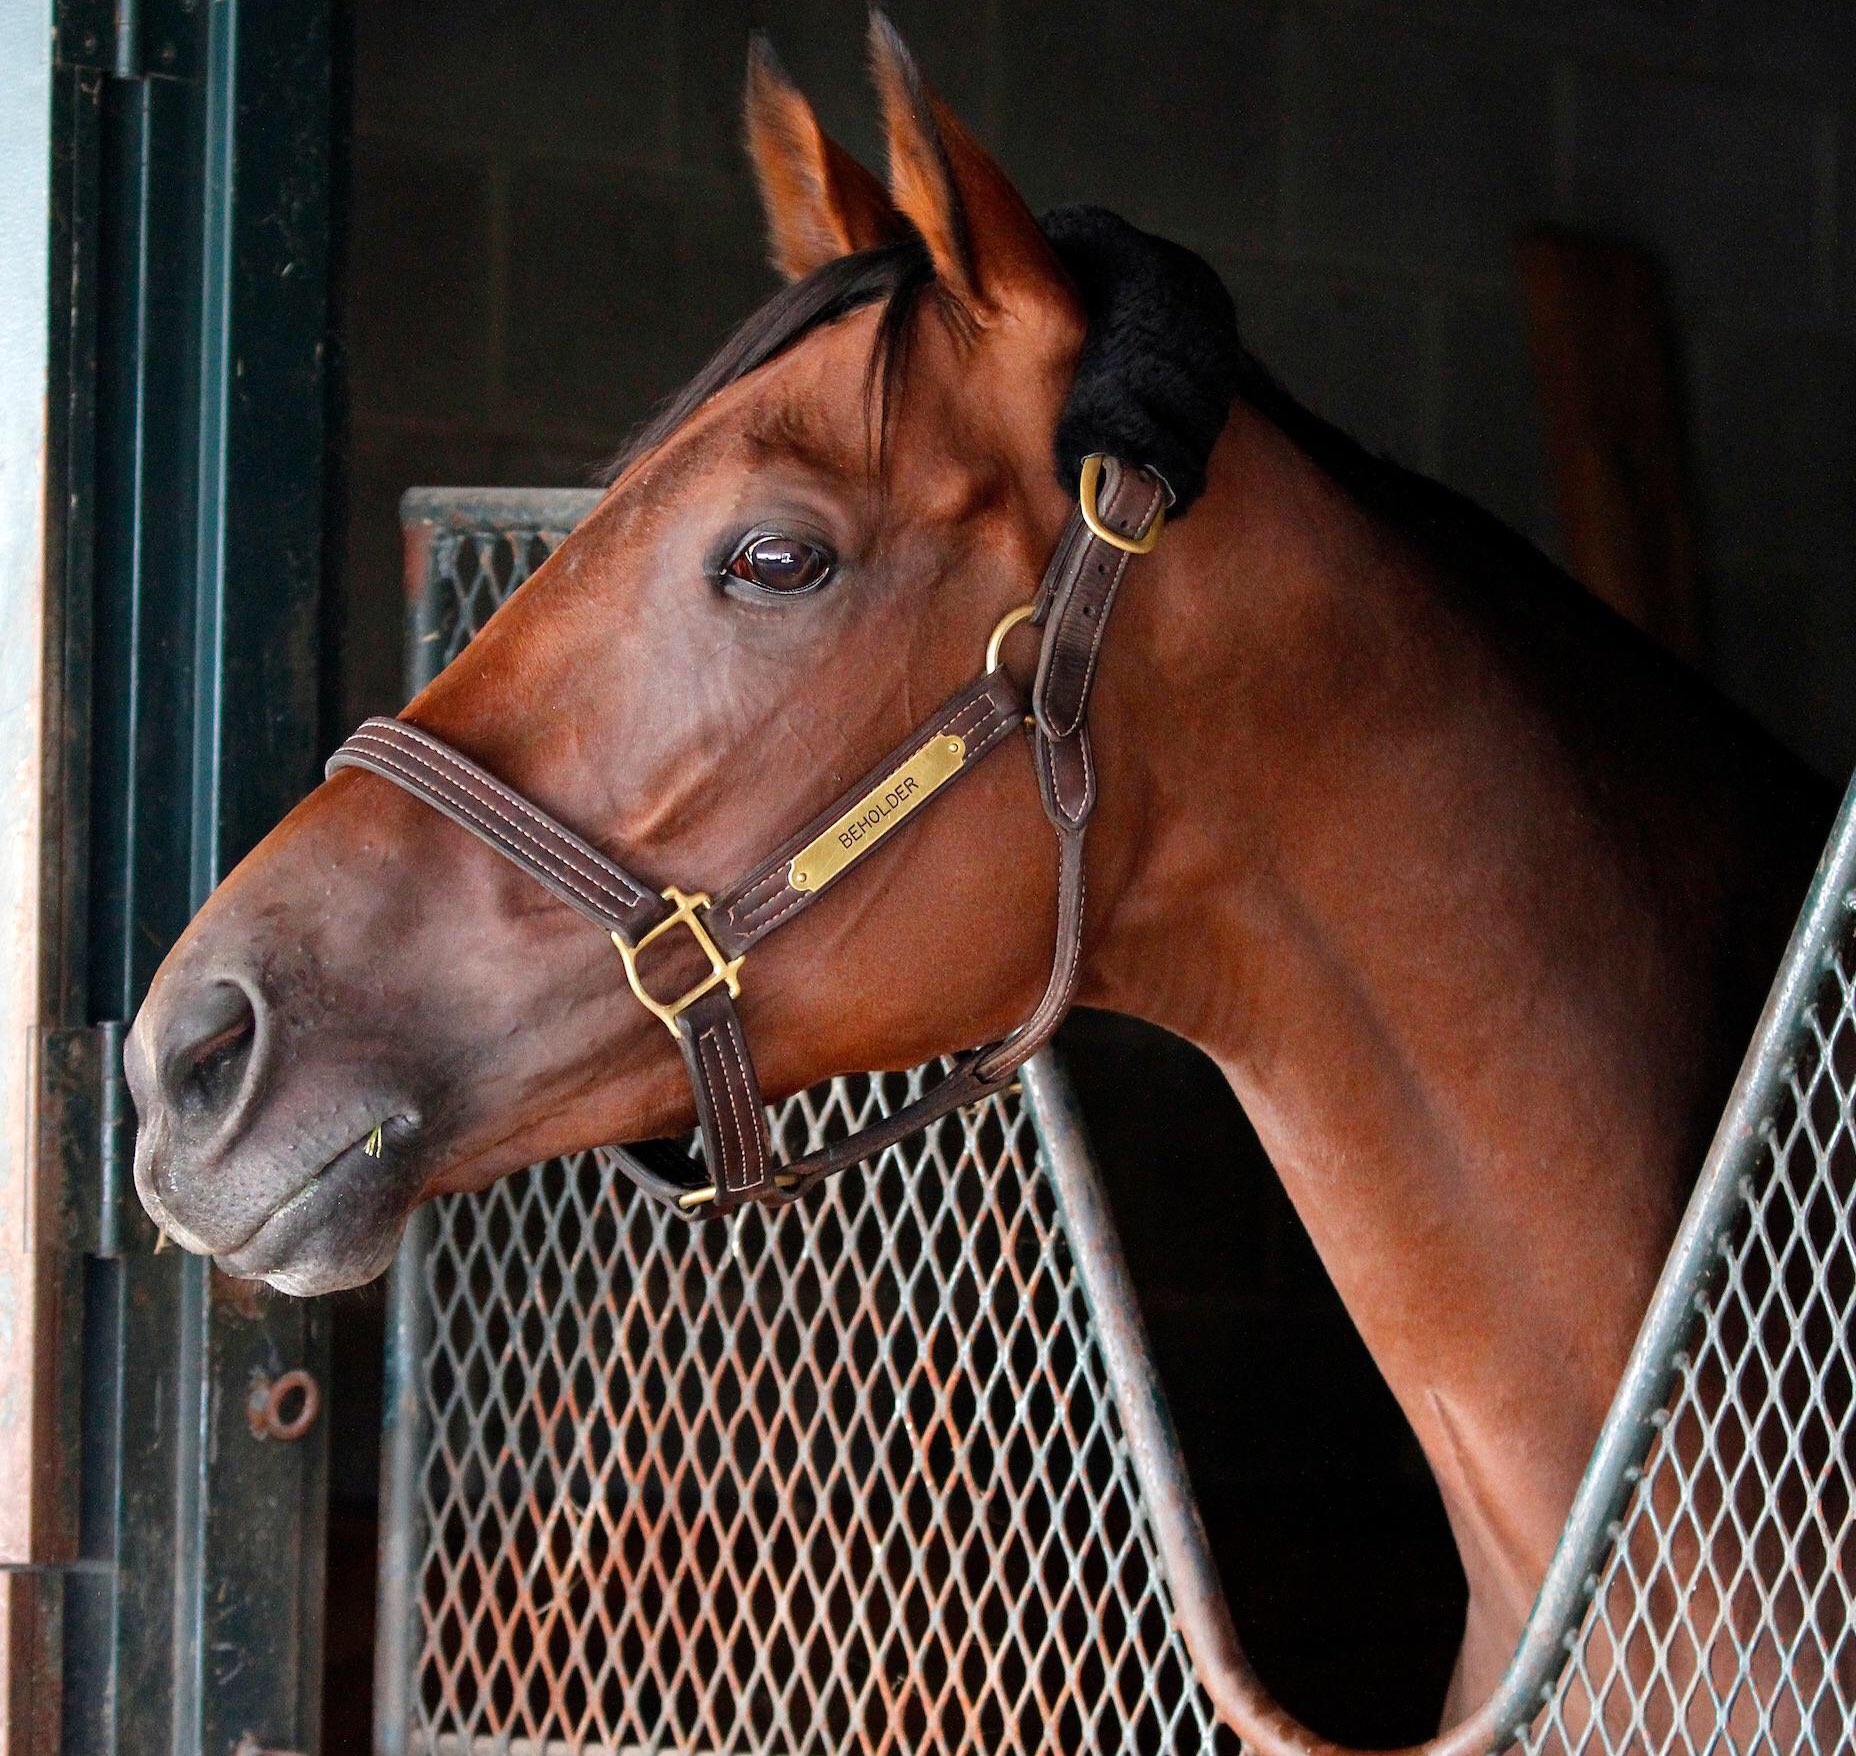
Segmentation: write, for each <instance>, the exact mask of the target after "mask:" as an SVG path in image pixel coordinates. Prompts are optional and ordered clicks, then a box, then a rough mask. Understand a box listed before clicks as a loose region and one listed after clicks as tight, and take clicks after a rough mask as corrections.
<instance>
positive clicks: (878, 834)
mask: <svg viewBox="0 0 1856 1756" xmlns="http://www.w3.org/2000/svg"><path fill="white" fill-rule="evenodd" d="M966 755H967V745H966V740H965V739H964V738H956V737H954V736H952V735H951V734H950V735H947V736H943V737H938V738H931V739H930V740H929V741H928V742H927V743H926V744H924V745H923V746H922V747H921V748H920V749H919V750H917V751H916V752H915V754H914V755H913V756H911V757H910V758H909V759H908V761H907V762H905V763H903V765H902V766H901V767H900V768H897V769H893V770H891V772H890V773H889V774H887V775H885V776H884V777H883V779H881V780H880V781H878V782H877V783H876V785H875V786H873V787H872V788H871V789H870V790H869V792H867V793H865V794H864V796H863V797H862V798H861V799H859V800H858V801H857V803H856V804H855V805H853V806H852V807H851V808H850V809H849V810H848V811H846V812H845V813H844V815H843V816H842V817H840V818H839V819H838V820H837V821H836V822H835V823H833V824H832V825H831V827H830V828H829V829H826V830H825V831H824V832H823V833H822V834H819V835H815V836H814V837H813V838H812V839H811V840H810V841H809V842H807V843H806V845H805V846H804V847H802V848H801V849H800V850H799V852H798V853H796V854H794V855H793V863H792V864H791V865H790V866H789V867H787V869H786V881H787V883H788V884H790V885H791V886H792V887H793V888H794V889H795V890H820V889H822V888H823V887H824V886H825V885H827V884H829V883H830V882H831V881H832V879H834V878H835V877H837V875H838V874H839V873H840V872H842V871H843V870H844V868H845V867H846V866H848V865H850V864H851V863H852V861H854V860H859V859H862V858H863V856H864V855H865V854H867V853H868V852H869V851H870V850H871V849H872V848H873V847H875V846H876V844H877V843H878V842H879V841H881V840H882V839H883V837H884V836H886V835H887V834H889V832H890V831H891V830H892V829H894V828H895V827H896V825H897V824H898V823H900V822H901V821H902V820H903V818H905V817H906V816H908V814H909V813H910V812H911V811H913V810H914V809H915V808H916V807H917V806H918V805H921V804H923V803H924V802H925V801H926V800H928V799H929V798H931V797H933V795H934V793H935V792H936V790H937V789H938V788H940V787H941V786H943V785H945V784H946V783H947V782H948V781H950V780H952V779H953V778H954V776H955V775H957V774H958V773H959V772H960V765H961V763H962V762H964V761H965V760H966Z"/></svg>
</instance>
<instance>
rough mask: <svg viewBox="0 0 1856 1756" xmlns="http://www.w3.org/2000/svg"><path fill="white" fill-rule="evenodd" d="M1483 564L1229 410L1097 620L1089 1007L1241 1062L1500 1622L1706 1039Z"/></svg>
mask: <svg viewBox="0 0 1856 1756" xmlns="http://www.w3.org/2000/svg"><path fill="white" fill-rule="evenodd" d="M1479 583H1480V582H1478V581H1475V580H1473V579H1469V580H1465V579H1461V578H1456V577H1453V576H1451V575H1449V574H1447V573H1446V572H1445V571H1444V570H1443V569H1442V568H1441V567H1439V566H1438V565H1437V564H1436V563H1434V562H1433V561H1431V560H1429V559H1427V558H1426V555H1425V554H1424V552H1423V551H1422V550H1421V549H1420V548H1419V547H1418V546H1417V545H1415V544H1414V543H1412V542H1410V541H1408V540H1406V539H1405V538H1404V537H1403V536H1401V535H1400V533H1399V532H1397V531H1396V530H1394V529H1393V528H1392V527H1391V526H1390V525H1388V524H1386V523H1384V522H1382V521H1381V520H1379V519H1377V518H1376V517H1374V516H1371V515H1369V514H1367V513H1366V512H1364V511H1362V510H1361V509H1360V507H1359V506H1357V505H1356V504H1355V503H1354V502H1353V501H1351V500H1350V499H1349V498H1348V497H1347V496H1346V495H1344V494H1343V493H1342V492H1341V491H1340V490H1339V489H1338V488H1337V487H1335V485H1334V484H1333V483H1332V482H1331V481H1330V480H1329V479H1328V478H1327V477H1326V476H1325V475H1324V474H1323V473H1322V472H1321V471H1319V470H1318V469H1317V468H1315V467H1314V465H1313V464H1311V463H1310V462H1309V461H1308V460H1307V459H1306V458H1305V457H1304V456H1303V455H1302V453H1301V452H1299V451H1298V450H1296V449H1295V448H1294V447H1292V446H1291V445H1289V444H1288V443H1287V441H1286V440H1285V439H1284V438H1283V437H1282V436H1281V435H1280V433H1278V432H1277V431H1276V429H1275V428H1273V427H1271V426H1269V425H1268V424H1267V423H1265V422H1263V421H1262V420H1261V419H1259V418H1258V417H1256V416H1255V415H1254V414H1252V413H1250V412H1248V411H1246V410H1242V409H1240V410H1239V411H1238V412H1237V413H1236V414H1235V415H1234V416H1233V420H1232V424H1231V428H1230V430H1229V431H1228V432H1227V435H1226V437H1225V439H1224V440H1223V441H1222V442H1221V444H1220V447H1219V451H1218V454H1217V456H1216V458H1215V460H1214V466H1213V471H1212V482H1211V486H1210V488H1209V489H1208V492H1207V495H1206V498H1205V499H1204V501H1203V502H1201V504H1200V505H1199V506H1198V507H1197V508H1196V509H1195V510H1194V511H1193V513H1192V515H1191V517H1190V518H1189V519H1186V520H1183V521H1181V522H1180V523H1179V524H1178V525H1176V526H1175V527H1174V528H1172V529H1170V530H1169V531H1168V532H1167V533H1166V535H1165V537H1164V539H1163V541H1162V543H1161V545H1160V548H1159V549H1158V550H1157V551H1156V553H1155V555H1154V556H1153V557H1152V558H1150V559H1149V560H1148V561H1146V562H1142V563H1138V564H1137V571H1136V572H1135V573H1134V574H1133V575H1132V576H1131V577H1130V579H1129V581H1128V582H1127V585H1126V587H1125V589H1124V592H1123V596H1122V600H1121V603H1120V604H1119V605H1118V608H1117V624H1116V626H1115V627H1114V628H1113V629H1112V630H1111V631H1110V635H1109V640H1108V642H1107V646H1108V649H1109V656H1107V657H1105V659H1104V671H1103V675H1102V684H1101V687H1100V688H1099V689H1098V691H1097V695H1096V700H1097V703H1098V708H1097V719H1098V734H1097V735H1098V748H1099V751H1100V762H1101V771H1102V776H1103V787H1102V796H1103V807H1102V810H1101V812H1100V813H1099V822H1100V830H1099V831H1098V832H1097V833H1099V834H1100V838H1101V840H1102V841H1103V843H1104V845H1103V846H1102V847H1101V848H1100V849H1098V850H1097V851H1096V858H1095V862H1094V863H1093V864H1092V870H1091V881H1092V887H1094V888H1095V892H1096V895H1097V896H1098V897H1100V896H1103V895H1104V893H1105V892H1106V895H1107V897H1108V898H1109V899H1110V900H1109V901H1108V902H1107V904H1106V906H1104V905H1102V904H1100V903H1098V904H1096V905H1095V906H1096V907H1097V909H1098V915H1099V917H1103V919H1102V925H1101V927H1100V932H1101V937H1100V939H1099V940H1098V941H1097V943H1096V944H1095V946H1094V947H1093V950H1092V955H1091V959H1090V964H1089V969H1088V977H1087V986H1086V990H1085V994H1084V998H1085V999H1086V1000H1087V1001H1088V1002H1089V1003H1091V1004H1097V1005H1104V1006H1108V1007H1111V1008H1113V1009H1116V1010H1121V1011H1125V1012H1130V1013H1133V1014H1136V1015H1139V1016H1144V1017H1147V1018H1149V1019H1151V1020H1153V1021H1154V1022H1156V1023H1159V1024H1161V1025H1164V1026H1166V1027H1167V1028H1169V1029H1171V1030H1173V1031H1175V1032H1176V1033H1178V1034H1180V1035H1182V1036H1184V1037H1186V1038H1188V1039H1189V1040H1191V1041H1193V1042H1195V1043H1197V1044H1198V1045H1199V1046H1200V1047H1201V1048H1203V1049H1204V1050H1206V1051H1207V1052H1208V1053H1209V1054H1210V1055H1211V1056H1212V1057H1213V1059H1214V1060H1216V1061H1217V1063H1218V1064H1219V1065H1220V1067H1221V1068H1222V1069H1223V1070H1224V1073H1225V1075H1226V1077H1227V1078H1228V1080H1229V1081H1230V1083H1231V1085H1232V1086H1233V1088H1234V1089H1235V1091H1236V1093H1237V1095H1238V1097H1239V1098H1240V1100H1241V1101H1242V1103H1243V1105H1244V1108H1245V1110H1246V1111H1247V1113H1248V1114H1249V1116H1250V1119H1251V1121H1252V1123H1253V1124H1254V1126H1255V1127H1256V1129H1257V1132H1258V1134H1259V1136H1260V1137H1261V1139H1262V1142H1263V1144H1264V1146H1265V1148H1266V1149H1267V1150H1268V1152H1269V1154H1270V1157H1271V1159H1272V1161H1273V1163H1274V1165H1275V1167H1276V1169H1277V1171H1278V1173H1279V1174H1280V1176H1281V1177H1282V1179H1283V1181H1284V1183H1285V1185H1286V1186H1287V1189H1288V1192H1289V1194H1290V1196H1291V1198H1292V1199H1293V1201H1294V1203H1295V1205H1296V1207H1297V1209H1298V1211H1299V1212H1300V1214H1301V1216H1302V1218H1303V1220H1304V1222H1305V1223H1306V1225H1307V1227H1308V1230H1309V1232H1310V1234H1311V1236H1312V1238H1313V1240H1314V1243H1315V1245H1316V1247H1317V1249H1318V1250H1319V1252H1320V1254H1321V1256H1322V1258H1323V1260H1324V1262H1325V1264H1326V1266H1327V1269H1328V1271H1329V1273H1330V1274H1331V1276H1332V1277H1333V1280H1334V1282H1335V1285H1336V1287H1337V1289H1338V1291H1339V1293H1340V1295H1341V1297H1342V1298H1343V1300H1344V1301H1345V1303H1346V1304H1347V1306H1348V1309H1349V1311H1350V1312H1351V1314H1352V1316H1353V1318H1354V1320H1355V1322H1356V1324H1357V1325H1358V1327H1359V1329H1360V1331H1361V1334H1362V1336H1363V1338H1364V1340H1365V1341H1366V1343H1367V1345H1368V1346H1369V1348H1370V1349H1371V1350H1372V1352H1373V1354H1374V1356H1375V1358H1376V1360H1377V1361H1378V1363H1379V1365H1380V1367H1381V1369H1382V1370H1383V1372H1384V1373H1385V1376H1386V1378H1387V1381H1388V1383H1389V1384H1390V1386H1391V1388H1392V1390H1393V1392H1394V1394H1395V1395H1396V1396H1397V1397H1398V1398H1399V1400H1400V1402H1401V1404H1402V1405H1403V1407H1404V1409H1405V1411H1406V1413H1407V1415H1408V1417H1409V1418H1410V1419H1411V1421H1412V1423H1413V1426H1414V1429H1415V1430H1416V1432H1417V1435H1418V1437H1419V1440H1420V1443H1421V1444H1422V1445H1423V1446H1424V1448H1425V1451H1426V1453H1427V1455H1428V1456H1429V1459H1430V1461H1431V1463H1432V1465H1433V1468H1434V1470H1435V1473H1436V1475H1437V1477H1438V1481H1439V1485H1440V1487H1441V1488H1442V1490H1443V1493H1444V1497H1445V1501H1446V1505H1447V1507H1448V1510H1449V1512H1450V1515H1451V1517H1452V1520H1453V1523H1454V1525H1455V1528H1456V1532H1457V1535H1458V1540H1459V1545H1460V1547H1461V1548H1462V1550H1463V1554H1464V1560H1465V1564H1466V1567H1467V1568H1468V1570H1469V1572H1470V1576H1471V1584H1472V1592H1473V1593H1474V1594H1475V1595H1477V1596H1480V1597H1484V1598H1486V1597H1488V1596H1489V1595H1490V1594H1494V1595H1495V1596H1496V1597H1497V1598H1498V1599H1499V1600H1500V1601H1501V1602H1503V1603H1505V1604H1507V1605H1508V1606H1510V1614H1511V1619H1518V1617H1519V1616H1520V1615H1522V1614H1524V1613H1525V1610H1526V1607H1527V1604H1528V1602H1529V1601H1530V1600H1531V1597H1532V1593H1533V1590H1534V1587H1535V1585H1536V1584H1537V1583H1538V1579H1539V1575H1540V1572H1541V1570H1542V1569H1543V1568H1544V1566H1545V1563H1546V1560H1547V1558H1548V1556H1549V1555H1550V1553H1551V1549H1552V1545H1553V1543H1554V1541H1555V1539H1556V1537H1557V1535H1558V1532H1559V1529H1560V1525H1561V1521H1562V1518H1563V1515H1564V1512H1565V1509H1566V1507H1567V1505H1568V1503H1569V1502H1570V1499H1571V1496H1572V1493H1573V1490H1574V1487H1575V1486H1576V1483H1577V1480H1578V1477H1579V1474H1580V1472H1581V1470H1582V1468H1583V1466H1584V1464H1585V1461H1586V1458H1587V1456H1588V1454H1589V1450H1590V1447H1591V1444H1592V1441H1593V1438H1594V1436H1595V1434H1596V1431H1597V1428H1598V1425H1599V1423H1600V1421H1601V1420H1602V1417H1603V1413H1604V1410H1605V1408H1606V1407H1607V1405H1608V1403H1609V1400H1610V1397H1611V1394H1612V1391H1613V1388H1614V1386H1615V1384H1616V1382H1617V1378H1618V1375H1619V1372H1620V1370H1621V1367H1622V1364H1623V1361H1624V1358H1625V1356H1626V1354H1627V1352H1628V1348H1629V1345H1630V1341H1631V1338H1632V1336H1633V1335H1634V1333H1635V1330H1636V1327H1637V1324H1638V1321H1639V1319H1640V1316H1641V1313H1642V1310H1643V1308H1644V1306H1645V1304H1646V1302H1647V1299H1648V1295H1649V1291H1650V1289H1651V1287H1652V1285H1653V1283H1654V1279H1655V1275H1656V1273H1657V1270H1658V1268H1659V1266H1660V1264H1661V1261H1662V1258H1663V1254H1664V1251H1665V1248H1666V1245H1667V1241H1668V1238H1669V1236H1670V1234H1671V1232H1672V1230H1673V1226H1674V1223H1675V1218H1676V1214H1677V1209H1678V1204H1679V1196H1680V1190H1681V1186H1682V1182H1683V1178H1684V1176H1685V1174H1692V1171H1693V1167H1694V1158H1693V1157H1692V1155H1693V1154H1694V1153H1696V1152H1697V1151H1698V1150H1699V1141H1698V1138H1697V1130H1698V1128H1699V1129H1700V1130H1701V1136H1700V1137H1701V1138H1702V1139H1705V1129H1706V1120H1705V1117H1706V1113H1707V1109H1708V1106H1709V1105H1711V1104H1712V1103H1713V1102H1714V1101H1715V1100H1714V1098H1713V1097H1712V1096H1709V1097H1707V1098H1706V1099H1705V1101H1704V1100H1703V1099H1702V1098H1700V1097H1698V1095H1697V1092H1696V1090H1695V1085H1696V1080H1697V1078H1698V1077H1699V1075H1698V1074H1697V1072H1696V1068H1697V1067H1698V1066H1703V1067H1707V1068H1712V1067H1713V1066H1714V1065H1715V1063H1716V1060H1717V1059H1718V1057H1716V1056H1714V1055H1713V1052H1712V1049H1711V1046H1710V1045H1708V1044H1707V1043H1705V1042H1701V1041H1699V1040H1698V1032H1701V1031H1704V1030H1705V1029H1706V1019H1705V1015H1707V1014H1708V1013H1709V1012H1710V1011H1711V1006H1712V1003H1711V999H1710V997H1709V996H1707V995H1705V994H1697V993H1696V992H1695V990H1694V984H1693V983H1692V982H1691V981H1690V980H1689V979H1687V978H1686V977H1685V975H1684V972H1683V970H1682V967H1681V960H1680V958H1679V957H1678V956H1677V952H1678V951H1679V950H1680V945H1679V943H1678V942H1679V940H1680V938H1681V936H1682V932H1683V931H1686V930H1687V925H1688V924H1687V923H1684V922H1678V921H1676V920H1674V919H1673V918H1672V917H1671V915H1670V910H1669V906H1668V905H1667V902H1666V899H1664V898H1663V897H1662V896H1661V895H1660V894H1656V893H1653V892H1652V891H1651V890H1650V889H1649V888H1648V887H1646V885H1645V884H1644V882H1643V879H1642V873H1641V870H1640V868H1639V866H1637V865H1635V864H1633V861H1632V859H1631V858H1630V856H1629V852H1628V850H1627V849H1626V848H1624V847H1622V846H1620V845H1619V844H1618V841H1617V837H1616V835H1615V833H1614V832H1613V831H1611V830H1610V829H1608V828H1607V824H1606V821H1604V820H1601V818H1600V817H1599V815H1598V814H1596V813H1594V812H1593V811H1592V810H1591V809H1590V808H1589V800H1590V793H1591V776H1590V772H1589V765H1590V761H1591V760H1592V748H1593V747H1595V746H1594V743H1593V740H1592V739H1590V738H1582V735H1581V734H1580V733H1579V732H1578V731H1577V730H1576V728H1574V727H1571V726H1569V725H1568V724H1566V723H1564V721H1565V719H1566V714H1565V711H1564V709H1563V708H1558V707H1556V706H1555V705H1554V703H1555V702H1556V701H1558V700H1565V699H1576V696H1577V691H1576V690H1571V691H1562V690H1559V689H1558V688H1557V687H1555V686H1554V684H1553V680H1552V679H1543V677H1542V676H1540V675H1538V674H1534V673H1532V672H1530V671H1529V670H1528V669H1527V661H1526V660H1525V658H1524V657H1521V656H1518V655H1519V654H1520V653H1521V652H1522V650H1523V648H1524V646H1525V643H1524V642H1518V641H1513V640H1509V639H1505V638H1504V636H1503V632H1502V630H1501V628H1500V627H1499V625H1498V624H1496V623H1495V622H1493V621H1492V620H1491V619H1490V617H1489V616H1488V615H1487V614H1485V613H1484V612H1482V611H1480V610H1478V609H1477V608H1476V606H1475V602H1474V599H1475V594H1476V590H1477V588H1478V585H1479ZM1548 644H1549V645H1551V644H1552V643H1551V642H1549V643H1548ZM1111 666H1112V668H1110V667H1111ZM1601 732H1602V728H1601ZM1603 741H1604V740H1603V737H1602V735H1601V736H1599V737H1598V738H1597V740H1596V747H1602V745H1603ZM1620 784H1623V783H1622V782H1620ZM1632 784H1634V783H1632ZM1624 816H1626V817H1628V816H1629V812H1628V811H1626V812H1625V813H1624ZM1098 872H1100V873H1101V874H1102V876H1103V879H1104V880H1105V882H1103V883H1100V884H1098V883H1097V874H1098ZM1685 1008H1687V1009H1688V1016H1687V1017H1686V1018H1685V1016H1684V1011H1685ZM1698 1114H1699V1115H1700V1116H1702V1117H1703V1120H1701V1121H1700V1122H1699V1123H1698V1122H1697V1120H1696V1117H1697V1115H1698ZM1594 1237H1598V1238H1602V1239H1603V1240H1604V1247H1603V1249H1602V1250H1595V1249H1593V1248H1591V1247H1590V1240H1591V1239H1593V1238H1594Z"/></svg>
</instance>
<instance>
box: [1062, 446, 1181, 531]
mask: <svg viewBox="0 0 1856 1756" xmlns="http://www.w3.org/2000/svg"><path fill="white" fill-rule="evenodd" d="M1101 481H1102V453H1101V452H1099V451H1092V452H1090V454H1089V455H1088V456H1087V457H1085V458H1084V459H1083V480H1082V485H1081V487H1080V489H1079V490H1078V492H1077V497H1076V504H1077V509H1078V510H1079V511H1080V512H1081V513H1082V515H1083V523H1084V524H1086V525H1088V526H1089V529H1090V531H1091V533H1092V534H1093V535H1095V536H1099V537H1100V538H1101V539H1102V540H1103V542H1105V543H1107V544H1108V546H1109V547H1110V548H1111V549H1119V550H1121V552H1122V553H1123V554H1124V555H1145V554H1146V553H1147V551H1148V550H1149V549H1151V548H1152V547H1153V546H1154V544H1155V543H1157V542H1159V540H1160V528H1161V526H1162V525H1164V524H1165V523H1166V508H1165V507H1164V506H1162V507H1161V508H1160V510H1159V511H1158V512H1156V513H1155V514H1154V522H1153V525H1152V526H1151V528H1150V529H1149V530H1148V532H1147V534H1146V536H1144V537H1124V536H1123V535H1122V534H1121V533H1120V532H1119V531H1113V530H1110V529H1109V528H1108V526H1107V525H1106V524H1104V523H1103V522H1102V514H1101V511H1100V509H1099V508H1098V506H1097V503H1096V496H1097V493H1098V491H1099V489H1100V485H1101Z"/></svg>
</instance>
